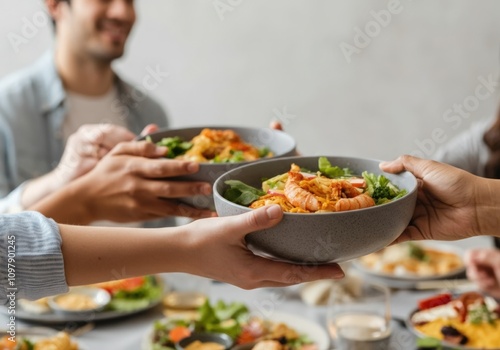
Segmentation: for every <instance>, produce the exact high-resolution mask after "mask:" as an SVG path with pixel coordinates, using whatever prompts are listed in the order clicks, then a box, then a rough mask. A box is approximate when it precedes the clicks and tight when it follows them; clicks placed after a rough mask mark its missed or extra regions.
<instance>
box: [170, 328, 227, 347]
mask: <svg viewBox="0 0 500 350" xmlns="http://www.w3.org/2000/svg"><path fill="white" fill-rule="evenodd" d="M194 341H200V342H202V343H207V342H210V343H218V344H220V345H221V346H222V347H223V348H224V349H230V348H231V347H232V346H233V339H232V338H231V337H230V336H229V335H227V334H224V333H201V332H196V333H193V334H191V335H190V336H189V337H187V338H184V339H182V340H180V341H179V342H178V343H176V344H175V348H176V349H177V350H184V349H185V348H186V347H187V346H188V345H189V344H191V343H192V342H194Z"/></svg>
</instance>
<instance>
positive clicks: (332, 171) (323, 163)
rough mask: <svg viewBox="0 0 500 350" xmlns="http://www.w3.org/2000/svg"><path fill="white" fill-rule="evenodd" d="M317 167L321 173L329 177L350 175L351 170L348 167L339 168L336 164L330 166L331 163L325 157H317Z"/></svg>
mask: <svg viewBox="0 0 500 350" xmlns="http://www.w3.org/2000/svg"><path fill="white" fill-rule="evenodd" d="M318 168H319V171H320V172H321V173H322V174H323V175H325V176H327V177H329V178H331V179H336V178H339V177H350V176H352V172H351V170H350V169H349V168H340V167H338V166H332V164H331V163H330V161H329V160H328V158H326V157H319V159H318Z"/></svg>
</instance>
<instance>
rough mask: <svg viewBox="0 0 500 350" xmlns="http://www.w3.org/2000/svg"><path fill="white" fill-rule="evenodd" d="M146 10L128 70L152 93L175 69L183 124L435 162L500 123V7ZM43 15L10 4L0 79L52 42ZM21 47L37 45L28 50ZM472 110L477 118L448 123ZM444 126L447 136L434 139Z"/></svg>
mask: <svg viewBox="0 0 500 350" xmlns="http://www.w3.org/2000/svg"><path fill="white" fill-rule="evenodd" d="M136 5H137V9H138V15H139V20H138V23H137V25H136V27H135V30H134V32H133V34H132V37H131V40H130V42H129V45H128V48H127V54H126V56H125V57H124V58H123V59H122V60H120V61H119V62H117V64H116V68H117V70H118V71H119V72H121V73H122V75H123V76H124V77H126V78H128V79H129V80H132V81H134V82H136V83H137V84H138V85H141V84H142V83H141V82H142V80H143V79H144V77H145V76H147V75H148V74H149V73H148V70H150V69H153V70H154V69H157V68H158V69H159V70H161V71H162V72H168V73H169V76H168V78H164V79H161V81H160V82H159V84H158V86H157V87H156V88H155V89H153V90H152V91H151V94H152V95H154V96H155V97H156V98H157V99H159V101H160V102H161V103H162V104H163V105H164V107H165V108H166V109H167V110H168V112H169V114H170V117H171V123H172V125H173V126H175V127H182V126H187V125H202V124H231V125H236V124H239V125H246V126H266V125H268V123H269V122H270V121H271V120H273V119H275V118H277V117H280V118H282V122H283V123H284V125H285V128H286V130H287V131H288V132H289V133H290V134H292V135H293V136H294V137H295V138H296V139H297V141H298V146H299V149H300V150H301V151H302V153H304V154H312V155H316V154H327V155H354V156H366V157H375V158H379V159H391V158H394V157H396V156H397V155H399V154H401V153H413V152H417V151H419V152H421V153H420V155H425V156H431V155H432V153H433V151H434V148H435V147H438V146H439V144H440V143H442V142H443V141H444V140H445V139H449V138H450V137H451V136H453V135H455V134H456V133H458V132H460V131H462V130H465V129H466V128H467V127H468V125H469V124H470V122H471V121H474V120H479V119H482V118H485V117H490V116H491V115H493V114H494V113H495V112H496V109H497V105H498V102H499V99H498V93H497V91H496V90H499V89H498V88H497V89H496V90H495V92H494V93H492V94H491V95H490V96H489V97H487V98H484V99H483V100H479V99H477V98H476V97H475V94H476V93H475V89H476V87H477V86H478V84H480V81H479V80H478V79H480V77H484V78H485V79H488V77H491V78H492V79H494V80H498V71H499V67H500V60H499V51H500V20H499V19H500V2H499V1H495V0H480V1H467V0H441V1H436V0H419V1H411V0H400V1H398V0H391V1H383V0H362V1H361V0H360V1H351V0H338V1H334V0H314V1H311V0H137V1H136ZM216 5H218V6H219V11H218V10H217V8H216ZM224 5H225V7H223V6H224ZM396 5H397V6H396ZM390 6H395V8H396V12H397V13H394V14H392V16H391V18H390V20H387V23H383V25H380V24H376V22H375V16H374V15H373V13H381V12H380V11H382V10H385V11H387V9H388V7H390ZM223 10H226V11H225V12H222V11H223ZM373 11H374V12H373ZM43 12H44V7H43V2H42V0H19V1H12V0H0V78H1V77H2V76H5V75H6V74H8V73H10V72H12V71H15V70H16V69H18V68H21V67H23V66H25V65H27V64H29V63H30V62H32V61H34V60H35V59H36V58H37V57H38V56H39V55H40V54H41V53H42V52H44V51H45V50H46V49H47V48H48V47H50V46H51V45H52V28H51V25H50V24H49V23H48V21H44V20H43V18H44V17H42V13H43ZM358 29H359V30H361V31H363V32H367V31H369V34H371V36H372V38H369V39H370V41H369V42H368V43H365V45H364V46H366V47H363V48H359V52H358V53H354V54H352V56H350V60H351V62H350V63H348V60H347V59H346V56H345V55H344V54H343V53H342V50H341V48H340V47H341V45H345V44H349V45H355V38H356V35H357V34H356V33H357V30H358ZM16 36H18V37H16ZM358 36H359V35H358ZM14 37H16V38H17V39H19V37H21V38H23V42H22V43H21V44H18V45H14V44H13V40H14ZM343 43H344V44H343ZM486 91H487V90H484V88H483V90H481V92H482V93H485V92H486ZM477 101H478V102H479V103H478V104H477V105H474V102H477ZM464 103H465V104H467V103H468V108H469V109H470V116H468V117H463V116H458V115H456V114H455V118H456V119H455V121H453V122H451V121H449V120H448V121H447V120H446V119H444V117H445V114H446V111H447V110H448V109H449V108H452V107H453V106H454V104H457V105H461V104H464ZM450 115H451V114H450ZM438 129H440V130H441V133H442V136H441V137H440V138H438V139H435V140H434V141H432V142H431V141H430V139H431V138H432V137H433V133H434V132H436V130H438ZM422 145H424V146H425V147H424V146H422Z"/></svg>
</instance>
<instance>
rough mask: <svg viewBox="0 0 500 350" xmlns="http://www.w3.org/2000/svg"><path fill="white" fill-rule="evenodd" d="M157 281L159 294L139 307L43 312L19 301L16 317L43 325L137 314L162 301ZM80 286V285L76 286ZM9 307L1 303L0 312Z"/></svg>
mask: <svg viewBox="0 0 500 350" xmlns="http://www.w3.org/2000/svg"><path fill="white" fill-rule="evenodd" d="M157 281H158V283H159V285H160V287H161V289H162V291H161V294H160V296H158V298H156V299H152V300H150V301H149V303H148V304H147V305H144V306H143V307H139V308H137V309H133V310H127V311H116V310H106V309H104V310H101V311H82V312H64V313H59V312H56V311H54V310H52V309H51V308H50V307H47V310H46V311H44V312H38V313H37V312H34V311H33V310H30V309H25V308H23V306H22V304H21V303H19V304H18V307H17V308H16V318H18V319H20V320H23V321H29V322H34V323H39V324H45V325H57V324H63V323H68V322H94V321H102V320H110V319H117V318H122V317H127V316H130V315H134V314H138V313H141V312H143V311H146V310H150V309H152V308H154V307H156V306H157V305H159V304H160V303H161V302H162V299H163V294H164V292H165V290H166V288H167V287H166V286H165V284H164V283H163V281H162V279H161V278H160V277H159V276H157ZM77 288H81V287H77ZM8 311H9V309H8V308H7V307H5V306H3V305H0V313H2V314H5V315H8V314H9V312H8Z"/></svg>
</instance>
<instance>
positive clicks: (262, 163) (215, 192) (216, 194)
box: [212, 155, 418, 217]
mask: <svg viewBox="0 0 500 350" xmlns="http://www.w3.org/2000/svg"><path fill="white" fill-rule="evenodd" d="M320 157H326V158H341V159H353V160H362V161H370V162H378V163H379V164H380V163H381V162H383V160H380V159H374V158H363V157H350V156H335V155H313V156H290V157H279V158H270V159H265V160H261V161H259V162H252V163H250V164H245V165H242V166H240V167H238V168H236V169H231V170H229V171H227V172H225V173H224V174H222V175H221V176H219V177H218V178H217V179H216V180H215V181H214V184H213V187H212V194H213V197H214V201H216V199H217V200H220V201H221V202H223V203H226V204H229V205H235V206H237V207H238V208H242V210H245V211H251V210H253V209H252V208H249V207H246V206H244V205H240V204H236V203H233V202H231V201H229V200H228V199H226V198H225V197H224V196H223V195H222V194H221V193H219V191H218V190H217V188H218V187H219V185H220V184H221V183H222V180H223V178H225V177H227V176H230V175H231V174H233V173H236V172H242V171H244V170H245V169H246V168H250V167H253V166H265V164H267V163H270V162H286V161H293V160H300V159H305V158H307V159H312V158H317V159H319V158H320ZM290 164H291V163H290ZM380 173H381V174H382V175H385V174H389V175H390V176H409V178H410V180H411V181H412V182H413V186H412V188H411V189H406V190H407V191H408V193H407V194H406V195H404V196H403V197H401V198H398V199H395V200H392V201H390V202H389V203H384V204H382V205H376V206H373V207H369V208H362V209H356V210H347V211H338V212H321V213H289V212H284V213H283V215H285V216H294V217H300V216H305V217H311V216H312V215H311V214H314V216H315V215H336V216H341V215H352V213H361V212H365V211H374V210H377V209H378V210H380V208H388V207H389V206H394V205H397V203H398V202H400V201H401V200H405V199H407V198H410V197H411V196H412V195H414V194H415V193H416V192H417V190H418V181H417V178H416V177H415V175H413V174H412V173H411V172H409V171H407V170H404V171H402V172H400V173H396V174H392V173H387V172H385V171H382V170H380ZM276 175H278V174H276ZM223 186H225V184H223ZM221 188H223V187H221Z"/></svg>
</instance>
